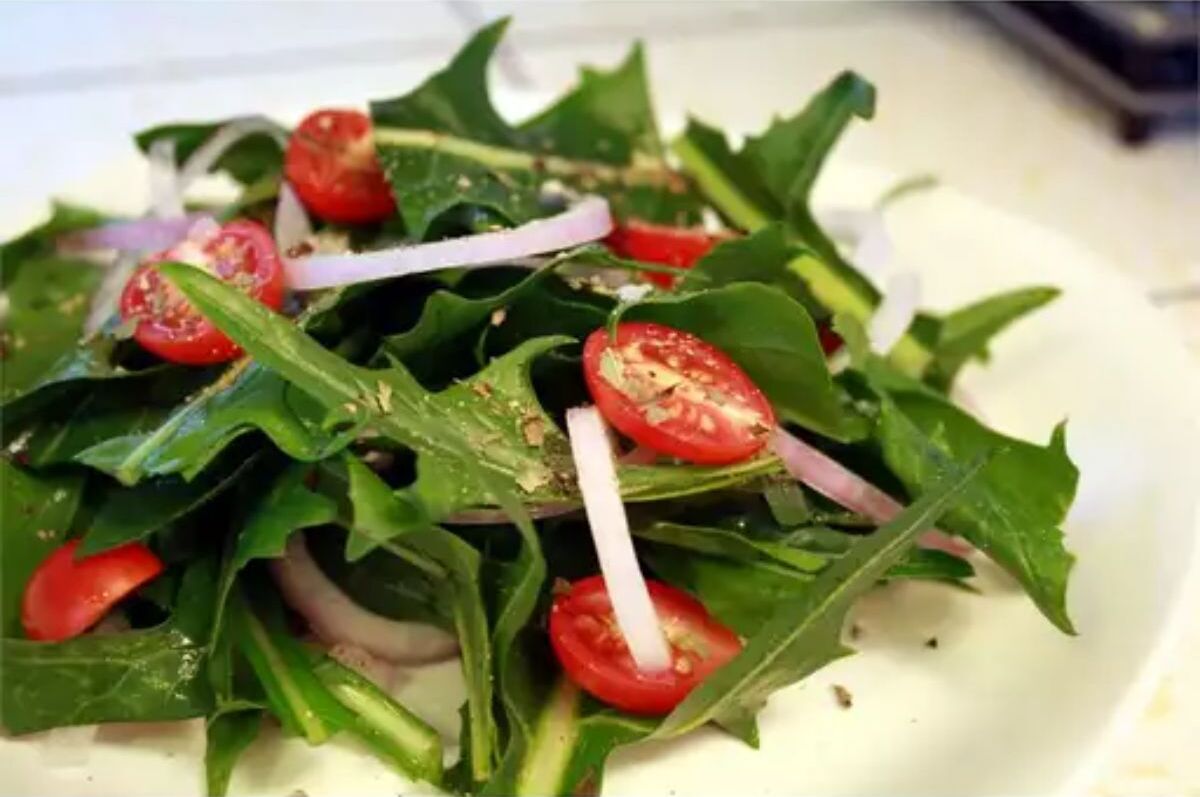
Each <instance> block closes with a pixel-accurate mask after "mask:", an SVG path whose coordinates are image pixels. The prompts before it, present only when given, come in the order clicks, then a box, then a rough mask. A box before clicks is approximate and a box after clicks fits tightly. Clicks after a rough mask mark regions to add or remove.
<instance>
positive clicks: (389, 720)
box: [313, 659, 442, 786]
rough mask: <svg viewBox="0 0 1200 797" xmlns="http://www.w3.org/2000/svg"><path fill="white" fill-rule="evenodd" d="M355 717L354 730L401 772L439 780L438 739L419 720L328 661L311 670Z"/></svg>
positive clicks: (364, 680)
mask: <svg viewBox="0 0 1200 797" xmlns="http://www.w3.org/2000/svg"><path fill="white" fill-rule="evenodd" d="M313 672H314V673H315V674H316V676H317V678H318V679H319V680H320V681H321V683H323V684H324V685H325V687H326V688H327V689H329V691H330V692H331V693H332V694H333V696H334V697H335V698H337V700H338V702H340V703H341V704H342V705H344V706H345V707H346V708H348V709H350V710H351V711H352V712H353V713H354V714H355V716H356V717H357V720H358V723H356V724H359V725H360V727H359V728H356V731H357V732H358V733H359V734H360V735H361V736H363V737H364V740H365V741H366V742H367V743H368V744H370V746H371V747H373V748H374V749H375V750H376V751H377V752H379V753H381V754H382V755H384V756H385V757H386V758H387V759H388V760H390V761H392V762H394V763H395V764H396V765H397V766H398V767H399V768H400V770H401V771H402V772H404V773H405V774H408V775H411V776H413V777H417V778H420V779H421V780H424V781H426V782H428V783H432V784H433V785H435V786H436V785H438V784H439V783H440V782H441V777H442V739H441V737H440V736H438V733H437V731H435V730H434V729H433V728H431V727H429V725H427V724H426V723H425V722H423V721H422V720H421V719H420V717H417V716H416V715H415V714H413V713H411V712H409V711H408V710H407V709H405V708H404V706H402V705H400V704H399V703H397V702H396V701H394V700H392V699H391V698H390V697H389V696H388V695H387V694H386V693H384V692H383V691H382V690H381V689H379V687H377V686H375V685H374V684H373V683H371V682H370V681H368V680H367V679H366V678H363V677H362V676H361V675H359V674H358V673H356V672H354V671H353V670H351V669H349V668H347V667H343V666H342V665H340V664H338V663H337V662H335V661H333V660H332V659H324V660H322V661H321V662H320V663H319V664H318V665H317V666H316V668H315V669H314V671H313Z"/></svg>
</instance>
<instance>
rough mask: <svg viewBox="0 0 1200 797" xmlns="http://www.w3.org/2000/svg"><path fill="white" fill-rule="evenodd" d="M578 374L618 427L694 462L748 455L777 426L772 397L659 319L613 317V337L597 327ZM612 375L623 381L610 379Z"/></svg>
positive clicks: (641, 442) (692, 337)
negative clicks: (621, 319)
mask: <svg viewBox="0 0 1200 797" xmlns="http://www.w3.org/2000/svg"><path fill="white" fill-rule="evenodd" d="M614 371H616V372H618V373H616V374H614ZM583 375H584V380H585V382H586V383H587V386H588V391H589V392H590V393H591V395H592V400H593V401H594V402H595V403H596V407H597V408H598V409H599V410H600V414H601V415H603V416H604V420H606V421H607V422H608V423H609V424H611V425H612V426H613V427H615V428H616V429H617V431H619V432H621V433H622V434H623V435H625V436H626V437H628V438H630V439H631V440H633V441H634V442H635V443H637V444H638V445H640V446H644V447H646V448H649V449H652V450H654V451H657V452H658V453H660V454H665V455H667V456H671V457H678V458H679V459H682V460H686V461H688V462H693V463H696V464H698V465H726V464H729V463H731V462H739V461H741V460H744V459H746V458H748V457H750V456H753V455H754V454H755V453H757V452H758V451H759V450H760V449H762V447H763V446H765V445H766V444H767V442H768V440H769V438H770V432H771V429H773V428H774V427H775V411H774V409H772V407H771V403H770V402H769V401H767V398H766V396H764V395H763V394H762V391H760V390H759V389H758V387H757V386H756V385H755V384H754V382H753V381H751V379H750V377H748V376H746V374H745V372H743V371H742V369H741V368H739V367H738V365H737V363H735V362H734V361H733V360H731V359H729V357H728V356H726V354H725V353H724V352H722V351H721V350H719V349H717V348H716V347H715V346H712V345H710V344H708V343H705V342H704V341H703V340H701V339H700V338H697V337H696V336H695V335H690V334H688V333H686V332H681V331H680V330H677V329H672V328H670V327H666V326H663V325H661V324H651V323H645V322H639V321H632V322H624V323H621V324H618V325H617V329H616V339H615V342H614V340H613V339H612V338H610V336H609V334H608V331H607V330H605V329H598V330H596V331H595V332H593V333H592V334H591V335H590V336H588V339H587V342H586V343H585V344H584V347H583ZM614 376H616V377H619V382H620V384H614V383H613V382H611V381H610V379H612V378H613V377H614Z"/></svg>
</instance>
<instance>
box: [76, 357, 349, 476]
mask: <svg viewBox="0 0 1200 797" xmlns="http://www.w3.org/2000/svg"><path fill="white" fill-rule="evenodd" d="M325 416H326V412H325V411H324V410H323V409H322V408H321V407H320V406H319V405H316V404H314V403H313V402H312V401H310V400H309V399H308V397H307V396H305V395H304V394H303V393H302V392H300V391H297V390H296V389H294V388H292V387H291V386H290V385H288V384H287V383H286V382H285V381H283V380H282V379H280V378H279V377H278V376H277V375H275V374H273V373H271V372H270V371H267V370H265V369H264V368H262V367H261V366H259V365H258V364H256V363H252V362H249V361H246V360H242V361H239V362H238V363H235V364H234V365H232V366H230V367H229V368H227V369H226V371H225V372H224V373H223V374H222V375H221V376H220V377H219V378H218V379H216V380H215V381H212V382H210V383H209V384H208V385H207V386H206V387H205V388H204V389H203V390H199V391H196V392H194V393H193V394H192V395H191V396H190V397H189V398H188V400H187V401H185V402H183V403H181V404H179V405H177V406H176V407H175V408H174V409H173V411H172V412H171V413H170V414H168V415H166V416H165V417H161V418H160V419H158V420H159V423H157V424H156V425H153V426H152V427H151V428H149V429H148V430H146V431H143V432H141V433H132V434H126V435H121V436H118V437H111V438H108V439H107V440H104V441H102V442H100V443H97V444H95V445H93V446H91V447H89V448H87V449H85V450H84V451H82V452H80V453H79V454H78V455H77V456H76V459H77V460H78V461H79V462H82V463H84V464H86V465H90V466H91V467H93V468H97V469H98V470H102V471H105V472H106V473H109V474H111V475H113V476H115V477H117V478H119V479H121V480H122V481H124V482H126V483H130V484H132V483H136V482H138V481H140V480H142V479H145V478H147V477H149V476H165V475H171V474H181V475H182V476H183V477H184V478H185V479H192V478H195V476H196V475H197V474H199V473H200V472H201V471H203V470H204V469H205V468H206V467H208V465H210V464H211V463H212V461H213V459H214V458H215V457H216V456H218V455H219V454H220V453H221V452H222V451H223V450H225V448H226V447H227V446H229V445H230V444H231V443H232V442H233V441H234V440H237V439H238V438H240V437H242V436H244V435H246V434H249V433H251V432H255V431H258V432H262V433H264V434H265V435H266V436H267V437H268V438H269V439H270V440H271V442H272V443H274V444H275V446H276V447H277V448H279V449H280V450H281V451H283V452H284V453H285V454H287V455H288V456H289V457H291V458H292V459H297V460H301V461H304V462H315V461H317V460H319V459H322V458H324V457H326V456H329V455H330V454H333V453H336V452H337V451H339V450H341V449H342V448H343V447H345V446H346V445H347V444H348V443H349V442H350V440H351V439H352V437H353V435H352V434H349V433H344V434H338V433H334V432H331V431H330V430H328V429H326V428H324V425H323V424H324V419H325Z"/></svg>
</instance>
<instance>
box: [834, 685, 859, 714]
mask: <svg viewBox="0 0 1200 797" xmlns="http://www.w3.org/2000/svg"><path fill="white" fill-rule="evenodd" d="M833 698H834V700H836V701H837V704H838V708H840V709H843V710H845V709H848V708H851V707H853V706H854V695H852V694H850V690H849V689H847V688H846V687H844V686H842V685H841V684H834V685H833Z"/></svg>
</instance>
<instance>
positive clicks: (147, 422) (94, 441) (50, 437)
mask: <svg viewBox="0 0 1200 797" xmlns="http://www.w3.org/2000/svg"><path fill="white" fill-rule="evenodd" d="M68 357H70V355H68ZM211 376H212V375H211V373H210V372H208V371H206V370H204V369H181V368H180V369H177V368H153V369H150V370H149V371H146V372H143V373H141V374H139V377H140V378H138V379H137V380H135V381H130V380H126V379H120V378H116V377H115V376H114V377H108V376H104V375H97V376H95V377H88V378H85V379H83V380H81V381H80V382H78V383H76V384H75V385H74V386H73V387H72V386H68V385H66V384H63V383H61V382H59V383H57V385H58V388H59V389H61V390H62V391H63V393H62V395H61V396H60V397H59V398H57V399H53V398H51V396H50V394H51V393H53V392H54V388H52V387H51V383H48V382H47V381H45V379H43V381H42V382H41V383H39V384H40V385H42V387H40V388H39V389H40V390H41V391H42V392H43V393H46V395H45V398H46V400H47V403H46V404H44V405H43V406H42V407H41V408H39V409H37V411H36V413H33V415H34V416H35V417H32V418H31V419H30V420H31V421H32V422H27V423H26V424H25V425H24V426H23V428H22V434H24V435H26V445H25V453H26V456H27V457H28V460H29V463H30V464H31V465H34V466H35V467H45V466H47V465H60V464H67V463H70V462H72V461H74V459H75V457H77V456H78V455H80V454H82V453H83V452H84V451H87V450H88V449H91V448H94V447H97V446H103V445H104V444H105V443H106V442H107V441H110V440H113V439H116V438H124V437H125V436H127V435H137V434H140V433H143V432H146V431H147V430H149V429H152V428H154V427H155V426H157V425H158V424H160V423H162V421H163V419H164V418H166V417H167V416H168V415H169V414H170V413H171V411H172V410H173V409H174V407H175V406H176V405H177V404H179V402H181V401H183V400H185V399H186V398H187V397H188V396H189V395H190V394H191V393H192V392H194V391H195V390H197V389H200V388H201V387H202V386H203V385H204V384H205V383H206V382H208V381H209V380H210V379H211ZM27 397H30V394H29V393H26V394H25V395H24V396H22V397H20V398H19V399H18V400H17V402H15V403H17V404H26V401H25V399H26V398H27ZM30 398H32V397H30ZM18 412H23V410H22V409H20V408H18ZM27 417H28V416H27ZM5 420H6V423H5V426H8V423H7V421H8V419H7V418H6V419H5Z"/></svg>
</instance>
